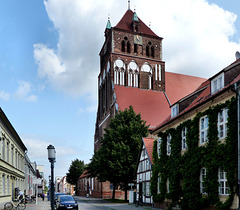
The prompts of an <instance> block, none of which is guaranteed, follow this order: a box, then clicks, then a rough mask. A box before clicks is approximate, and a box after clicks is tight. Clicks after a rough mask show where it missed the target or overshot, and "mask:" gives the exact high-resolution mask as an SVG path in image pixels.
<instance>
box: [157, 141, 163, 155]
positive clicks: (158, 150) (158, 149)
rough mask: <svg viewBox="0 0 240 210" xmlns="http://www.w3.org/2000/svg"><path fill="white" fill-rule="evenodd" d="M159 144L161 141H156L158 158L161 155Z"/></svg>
mask: <svg viewBox="0 0 240 210" xmlns="http://www.w3.org/2000/svg"><path fill="white" fill-rule="evenodd" d="M161 143H162V139H161V138H159V139H158V142H157V152H158V158H159V157H160V154H161V150H160V149H161Z"/></svg>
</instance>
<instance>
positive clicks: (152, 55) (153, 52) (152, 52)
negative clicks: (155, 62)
mask: <svg viewBox="0 0 240 210" xmlns="http://www.w3.org/2000/svg"><path fill="white" fill-rule="evenodd" d="M151 57H153V58H154V57H155V51H154V46H152V47H151Z"/></svg>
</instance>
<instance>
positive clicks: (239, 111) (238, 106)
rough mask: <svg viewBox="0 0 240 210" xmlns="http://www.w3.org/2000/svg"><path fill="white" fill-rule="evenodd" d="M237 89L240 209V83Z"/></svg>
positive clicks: (239, 195) (236, 85) (239, 208)
mask: <svg viewBox="0 0 240 210" xmlns="http://www.w3.org/2000/svg"><path fill="white" fill-rule="evenodd" d="M234 87H235V91H236V98H237V132H238V135H237V138H238V139H237V141H238V210H240V205H239V204H240V110H239V109H240V105H239V103H240V101H239V92H240V85H239V84H237V83H235V84H234Z"/></svg>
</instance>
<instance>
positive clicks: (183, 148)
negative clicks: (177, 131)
mask: <svg viewBox="0 0 240 210" xmlns="http://www.w3.org/2000/svg"><path fill="white" fill-rule="evenodd" d="M186 136H187V128H186V127H184V128H183V129H182V150H185V149H186V148H187V137H186Z"/></svg>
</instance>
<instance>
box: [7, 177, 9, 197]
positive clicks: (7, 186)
mask: <svg viewBox="0 0 240 210" xmlns="http://www.w3.org/2000/svg"><path fill="white" fill-rule="evenodd" d="M7 195H9V176H7Z"/></svg>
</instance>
